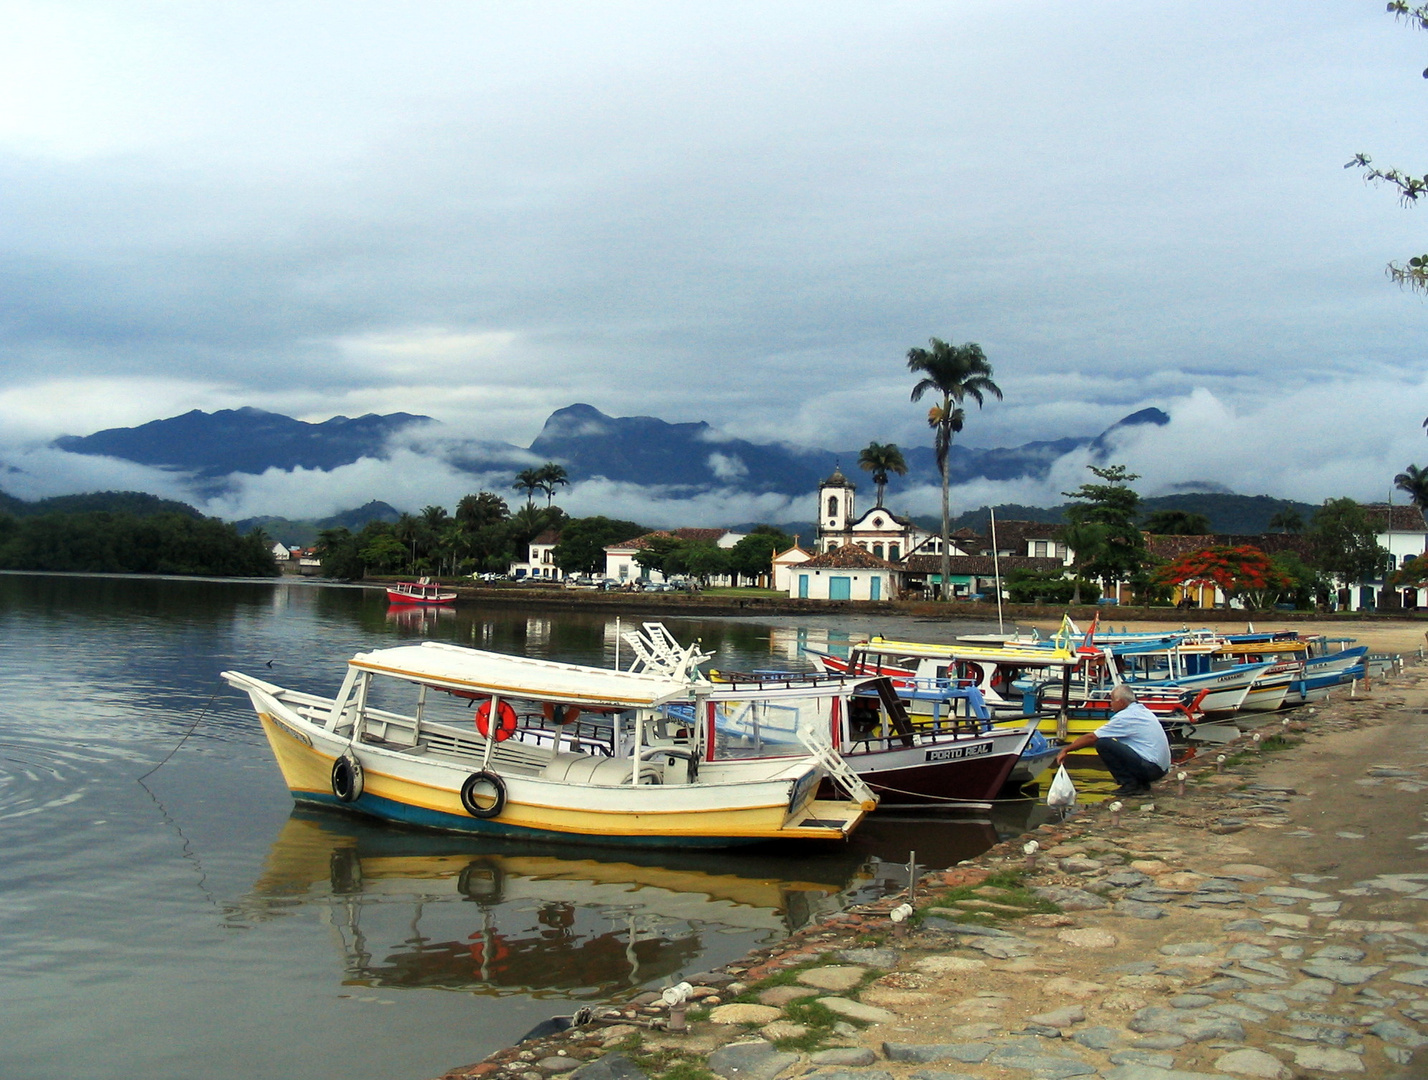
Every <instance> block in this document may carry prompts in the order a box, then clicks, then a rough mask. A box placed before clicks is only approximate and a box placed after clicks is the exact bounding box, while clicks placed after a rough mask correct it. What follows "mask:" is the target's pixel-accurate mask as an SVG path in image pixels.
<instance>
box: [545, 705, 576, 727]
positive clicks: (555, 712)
mask: <svg viewBox="0 0 1428 1080" xmlns="http://www.w3.org/2000/svg"><path fill="white" fill-rule="evenodd" d="M543 711H544V713H545V718H546V719H547V720H549V721H550V722H551V723H552V724H573V723H575V720H576V718H577V717H579V716H580V706H579V705H557V704H555V703H554V702H553V701H547V702H546V703H545V705H544V706H543Z"/></svg>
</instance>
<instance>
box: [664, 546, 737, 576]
mask: <svg viewBox="0 0 1428 1080" xmlns="http://www.w3.org/2000/svg"><path fill="white" fill-rule="evenodd" d="M666 563H667V564H670V565H671V569H673V571H674V572H675V573H676V574H688V575H689V576H690V577H693V578H696V579H698V580H699V582H700V583H701V584H704V585H708V584H709V579H710V578H713V577H718V576H720V575H722V574H727V573H729V571H730V569H731V566H730V559H729V552H728V550H727V549H725V548H721V547H720V546H719V545H718V544H711V543H709V542H708V541H705V540H699V541H694V542H692V543H685V544H682V545H680V547H679V548H677V549H676V550H675V551H674V552H672V553H671V558H669V559H667V560H666Z"/></svg>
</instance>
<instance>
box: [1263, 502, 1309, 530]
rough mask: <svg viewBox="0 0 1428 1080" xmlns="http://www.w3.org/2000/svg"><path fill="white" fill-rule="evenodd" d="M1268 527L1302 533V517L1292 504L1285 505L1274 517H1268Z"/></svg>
mask: <svg viewBox="0 0 1428 1080" xmlns="http://www.w3.org/2000/svg"><path fill="white" fill-rule="evenodd" d="M1269 527H1270V528H1271V529H1278V530H1279V531H1280V532H1282V533H1302V532H1303V531H1304V518H1303V517H1302V516H1301V515H1300V513H1299V511H1298V510H1296V509H1294V507H1292V506H1286V507H1285V508H1284V509H1283V510H1281V511H1279V512H1278V513H1277V514H1275V515H1274V517H1272V518H1270V519H1269Z"/></svg>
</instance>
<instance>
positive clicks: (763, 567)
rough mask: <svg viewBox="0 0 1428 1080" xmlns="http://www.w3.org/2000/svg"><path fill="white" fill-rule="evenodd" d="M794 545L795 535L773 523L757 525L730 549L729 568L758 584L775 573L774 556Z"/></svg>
mask: <svg viewBox="0 0 1428 1080" xmlns="http://www.w3.org/2000/svg"><path fill="white" fill-rule="evenodd" d="M792 546H793V537H791V536H789V535H788V533H786V532H784V531H783V530H782V529H779V528H775V527H774V526H772V525H755V526H754V527H753V529H752V530H750V532H749V535H748V536H746V537H744V538H743V539H742V540H740V541H739V542H738V543H737V544H735V545H734V546H733V547H732V548H730V549H729V569H730V570H731V571H733V572H734V573H735V574H737V575H739V577H740V578H743V579H747V580H748V581H751V582H754V583H755V584H757V582H758V580H759V578H761V577H765V576H768V575H771V574H772V573H773V557H774V556H775V555H777V554H778V553H779V552H780V551H787V550H788V549H789V548H791V547H792Z"/></svg>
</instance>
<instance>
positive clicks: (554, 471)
mask: <svg viewBox="0 0 1428 1080" xmlns="http://www.w3.org/2000/svg"><path fill="white" fill-rule="evenodd" d="M536 472H537V473H538V474H539V475H540V486H541V488H542V489H544V491H545V505H546V507H547V509H548V508H549V507H550V501H551V500H552V499H553V498H555V489H556V488H558V487H565V486H566V485H567V484H569V483H570V477H569V476H567V475H566V472H565V469H564V467H563V466H560V465H557V464H556V463H555V462H553V461H547V462H546V463H545V464H544V465H542V466H541V467H540V468H539V469H537V470H536Z"/></svg>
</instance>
